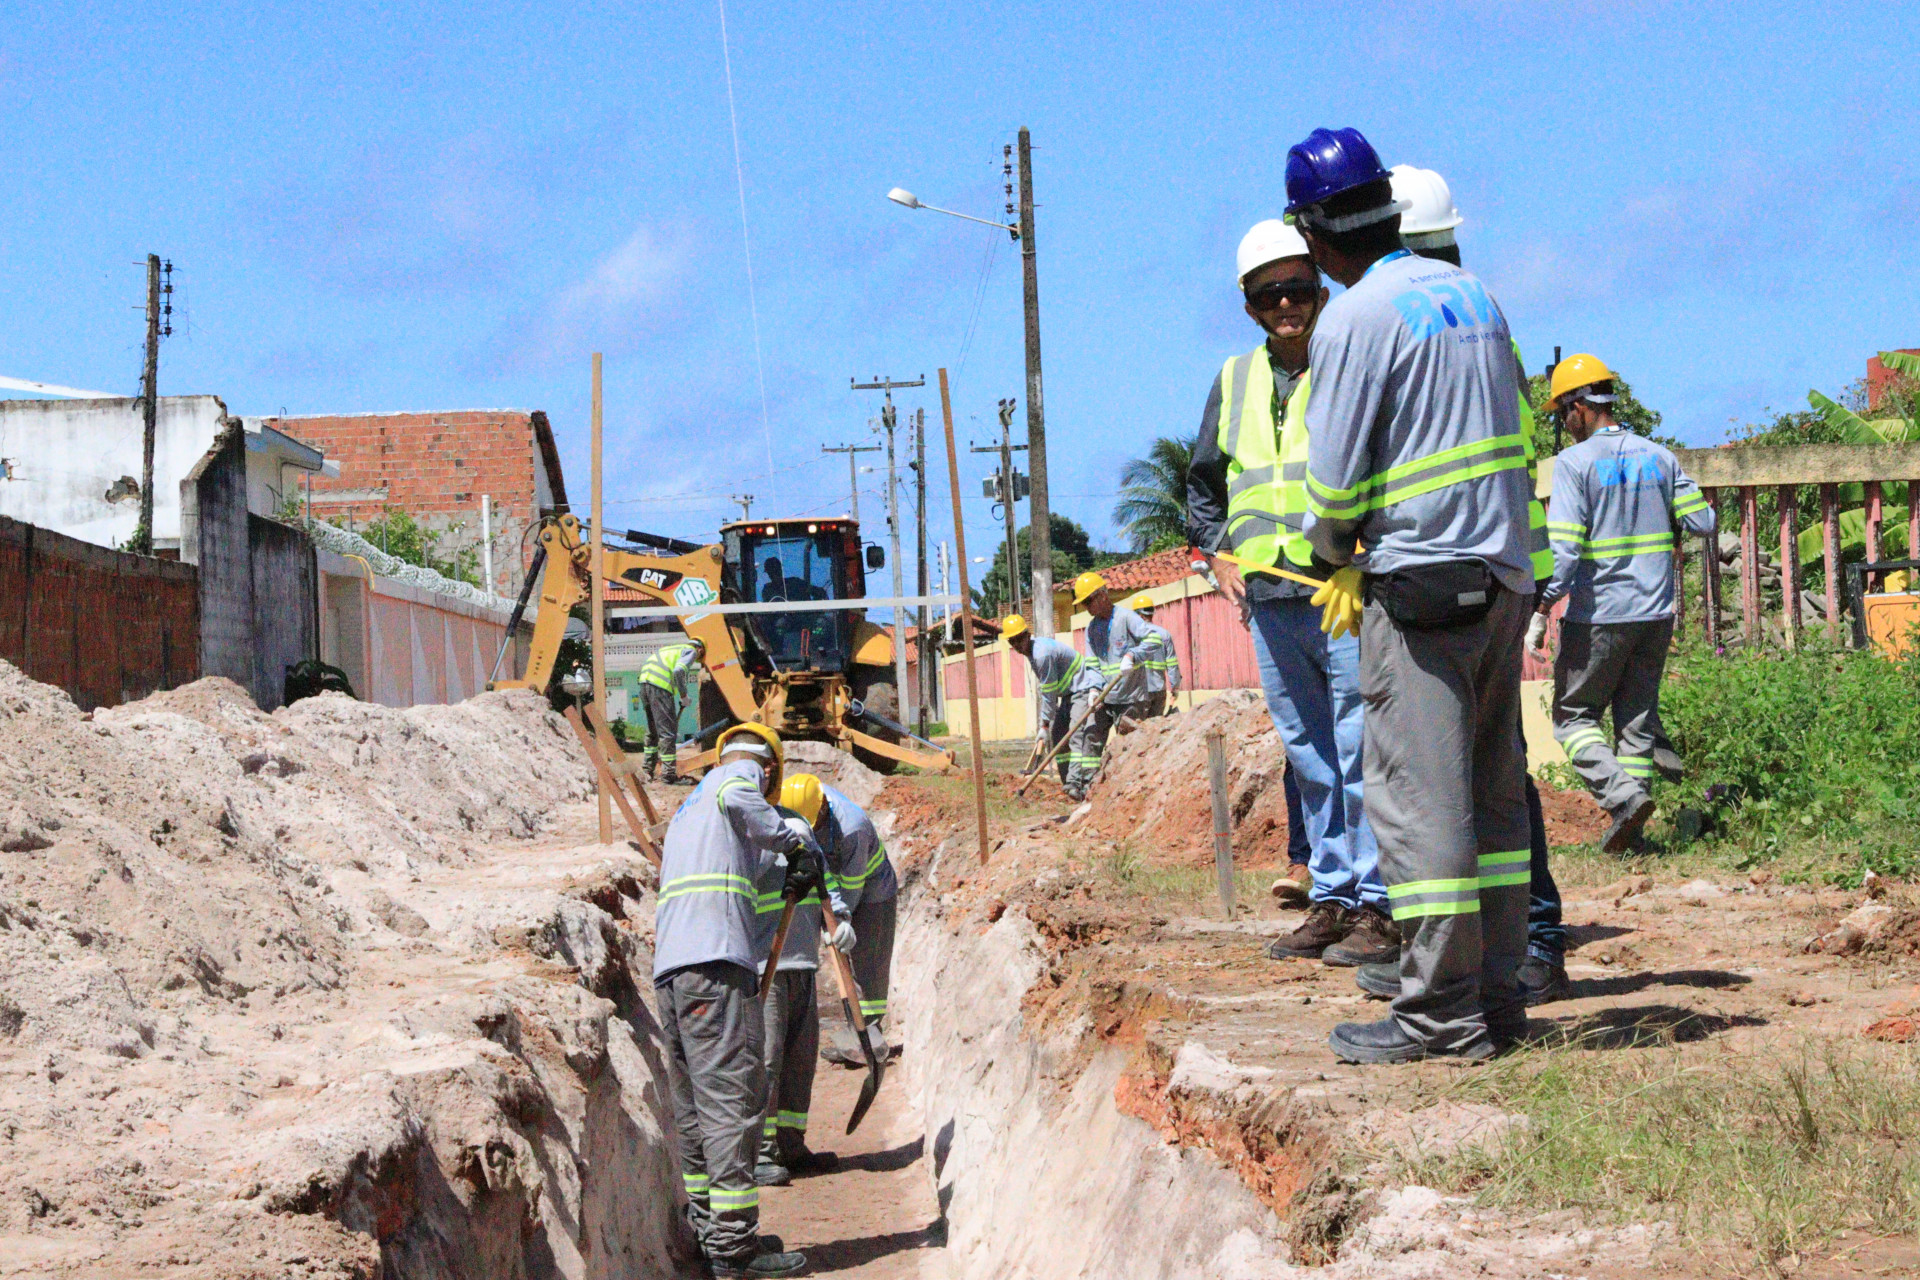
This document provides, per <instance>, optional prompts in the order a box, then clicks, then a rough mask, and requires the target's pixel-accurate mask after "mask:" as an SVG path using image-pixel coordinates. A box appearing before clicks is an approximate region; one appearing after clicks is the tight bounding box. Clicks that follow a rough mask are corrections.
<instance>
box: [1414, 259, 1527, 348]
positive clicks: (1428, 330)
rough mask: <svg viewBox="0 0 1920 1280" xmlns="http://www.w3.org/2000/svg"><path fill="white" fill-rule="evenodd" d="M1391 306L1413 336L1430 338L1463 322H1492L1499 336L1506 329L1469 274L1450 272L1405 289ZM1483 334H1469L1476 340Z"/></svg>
mask: <svg viewBox="0 0 1920 1280" xmlns="http://www.w3.org/2000/svg"><path fill="white" fill-rule="evenodd" d="M1393 306H1394V309H1395V310H1396V311H1398V312H1399V313H1400V319H1401V320H1402V321H1404V322H1405V323H1406V326H1407V328H1408V329H1409V330H1411V331H1412V333H1413V336H1414V337H1416V338H1422V339H1424V338H1431V337H1433V336H1434V335H1436V334H1439V333H1443V332H1445V331H1446V330H1448V329H1459V328H1461V327H1462V326H1465V327H1467V328H1479V327H1481V326H1492V327H1494V328H1496V329H1498V330H1499V331H1500V334H1501V336H1502V337H1504V336H1505V333H1506V321H1505V320H1504V319H1502V318H1501V315H1500V312H1499V311H1498V310H1497V309H1496V308H1495V307H1494V305H1493V299H1491V298H1489V297H1488V296H1487V291H1486V290H1485V289H1484V288H1482V287H1481V285H1480V282H1479V281H1478V280H1475V279H1474V278H1473V277H1471V276H1465V275H1459V276H1452V277H1450V278H1447V279H1444V280H1440V281H1436V282H1434V283H1432V284H1423V285H1421V286H1420V287H1418V288H1414V289H1408V290H1407V291H1406V292H1404V293H1402V294H1400V295H1399V296H1397V297H1395V298H1394V300H1393ZM1463 336H1466V335H1463ZM1484 336H1487V335H1481V334H1474V335H1472V337H1473V338H1474V339H1475V340H1476V341H1477V340H1480V339H1481V338H1483V337H1484Z"/></svg>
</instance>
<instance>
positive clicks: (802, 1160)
mask: <svg viewBox="0 0 1920 1280" xmlns="http://www.w3.org/2000/svg"><path fill="white" fill-rule="evenodd" d="M780 1148H781V1150H780V1163H781V1164H782V1165H784V1166H785V1167H786V1168H787V1170H788V1171H789V1172H791V1173H831V1172H832V1171H833V1170H835V1169H838V1168H839V1167H840V1157H839V1156H838V1155H837V1154H835V1153H834V1152H831V1151H814V1150H812V1149H810V1148H809V1147H808V1146H807V1144H806V1142H805V1141H804V1140H802V1141H799V1142H795V1143H793V1144H791V1145H789V1144H787V1143H784V1142H783V1143H781V1144H780Z"/></svg>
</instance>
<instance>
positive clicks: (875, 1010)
mask: <svg viewBox="0 0 1920 1280" xmlns="http://www.w3.org/2000/svg"><path fill="white" fill-rule="evenodd" d="M899 902H900V900H899V898H897V897H894V898H883V899H882V900H880V901H879V902H871V901H868V900H866V899H862V900H861V902H860V904H859V905H858V906H856V907H855V908H854V909H853V934H854V943H853V955H852V956H851V957H849V959H850V960H851V961H852V964H853V980H854V982H855V983H856V984H857V985H858V986H859V988H860V991H859V994H858V995H857V996H856V997H855V998H856V999H858V1000H859V1001H860V1017H861V1018H862V1019H863V1020H864V1021H865V1022H866V1024H867V1035H868V1037H869V1038H870V1040H871V1042H872V1044H873V1046H874V1047H875V1048H876V1049H880V1051H881V1052H882V1053H885V1052H886V1050H885V1049H881V1048H880V1046H881V1045H882V1044H884V1043H885V1041H886V1032H885V1031H884V1030H882V1029H881V1026H880V1024H881V1023H882V1022H884V1021H885V1020H886V1016H887V986H888V984H889V983H890V982H891V981H892V978H893V928H894V917H895V914H896V912H897V909H898V905H899ZM829 963H831V961H829ZM833 1042H834V1044H835V1046H837V1047H838V1048H839V1049H840V1050H841V1052H843V1053H845V1054H847V1055H849V1056H852V1057H859V1056H860V1046H859V1045H858V1044H856V1043H855V1042H854V1039H853V1028H852V1027H849V1026H847V1025H846V1023H845V1021H844V1020H843V1021H841V1022H839V1023H836V1024H835V1026H834V1031H833Z"/></svg>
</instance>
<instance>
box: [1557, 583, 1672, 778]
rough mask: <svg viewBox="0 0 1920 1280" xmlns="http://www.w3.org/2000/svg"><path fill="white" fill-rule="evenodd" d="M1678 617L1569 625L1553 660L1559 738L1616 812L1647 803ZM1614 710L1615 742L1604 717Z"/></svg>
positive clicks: (1661, 735) (1662, 736)
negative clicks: (1665, 674) (1662, 692)
mask: <svg viewBox="0 0 1920 1280" xmlns="http://www.w3.org/2000/svg"><path fill="white" fill-rule="evenodd" d="M1672 639H1673V619H1672V618H1662V619H1660V620H1658V621H1655V622H1562V623H1561V624H1560V651H1559V653H1558V654H1556V655H1555V656H1554V659H1553V736H1554V739H1555V740H1556V741H1558V742H1559V744H1560V745H1561V746H1562V747H1563V748H1565V749H1566V753H1567V759H1568V760H1569V761H1571V762H1572V764H1573V767H1574V770H1575V771H1576V772H1578V773H1579V775H1580V780H1581V781H1582V782H1584V783H1586V784H1587V790H1589V791H1591V792H1592V793H1593V798H1594V799H1595V800H1598V801H1599V802H1600V807H1601V808H1602V809H1605V810H1606V811H1607V812H1608V813H1609V814H1613V815H1618V814H1621V813H1627V812H1631V811H1632V810H1633V808H1634V807H1635V806H1636V805H1638V804H1639V803H1640V801H1642V800H1643V799H1645V798H1646V794H1647V783H1648V781H1650V780H1651V779H1652V777H1653V748H1654V744H1655V743H1656V742H1664V741H1665V740H1666V735H1665V732H1664V731H1663V730H1662V729H1661V727H1660V676H1661V674H1662V673H1663V672H1664V671H1665V670H1666V667H1667V645H1668V643H1669V642H1670V641H1671V640H1672ZM1608 711H1612V712H1613V741H1612V742H1608V741H1607V733H1606V729H1605V728H1604V727H1603V726H1602V724H1601V722H1600V718H1601V717H1602V716H1604V715H1606V714H1607V712H1608Z"/></svg>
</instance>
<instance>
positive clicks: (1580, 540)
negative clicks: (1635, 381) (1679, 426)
mask: <svg viewBox="0 0 1920 1280" xmlns="http://www.w3.org/2000/svg"><path fill="white" fill-rule="evenodd" d="M1714 526H1715V521H1714V511H1713V507H1712V506H1711V505H1709V504H1708V502H1707V498H1706V495H1705V494H1703V493H1701V492H1700V487H1699V486H1698V485H1696V484H1694V482H1693V481H1692V480H1690V479H1688V477H1687V474H1686V473H1685V472H1684V471H1682V470H1680V462H1679V460H1678V459H1677V458H1675V457H1674V456H1673V454H1672V452H1671V451H1669V450H1668V449H1666V448H1663V447H1662V446H1660V445H1657V444H1655V443H1654V442H1653V441H1651V440H1644V439H1642V438H1641V437H1639V436H1636V435H1634V434H1633V433H1632V432H1630V431H1628V430H1627V429H1626V428H1625V427H1609V428H1608V429H1606V430H1605V431H1596V432H1594V433H1593V434H1592V435H1591V436H1588V437H1587V438H1586V439H1585V440H1584V441H1582V442H1581V443H1579V444H1576V445H1574V446H1573V447H1572V448H1569V449H1567V450H1565V451H1563V452H1562V453H1560V454H1559V455H1558V456H1557V457H1555V459H1554V463H1553V505H1552V507H1551V509H1550V510H1549V511H1548V512H1547V538H1548V541H1549V542H1550V543H1551V544H1552V546H1553V579H1552V581H1550V582H1549V583H1548V584H1547V587H1546V589H1545V590H1544V591H1542V592H1541V593H1540V603H1541V604H1543V605H1545V604H1552V603H1553V602H1554V601H1556V600H1558V599H1560V598H1561V597H1562V596H1565V597H1567V615H1566V616H1567V621H1569V622H1654V621H1657V620H1659V619H1662V618H1670V617H1672V616H1673V534H1674V529H1675V528H1676V527H1678V528H1680V529H1684V530H1685V531H1686V532H1688V533H1695V534H1710V533H1712V532H1713V531H1714Z"/></svg>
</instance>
